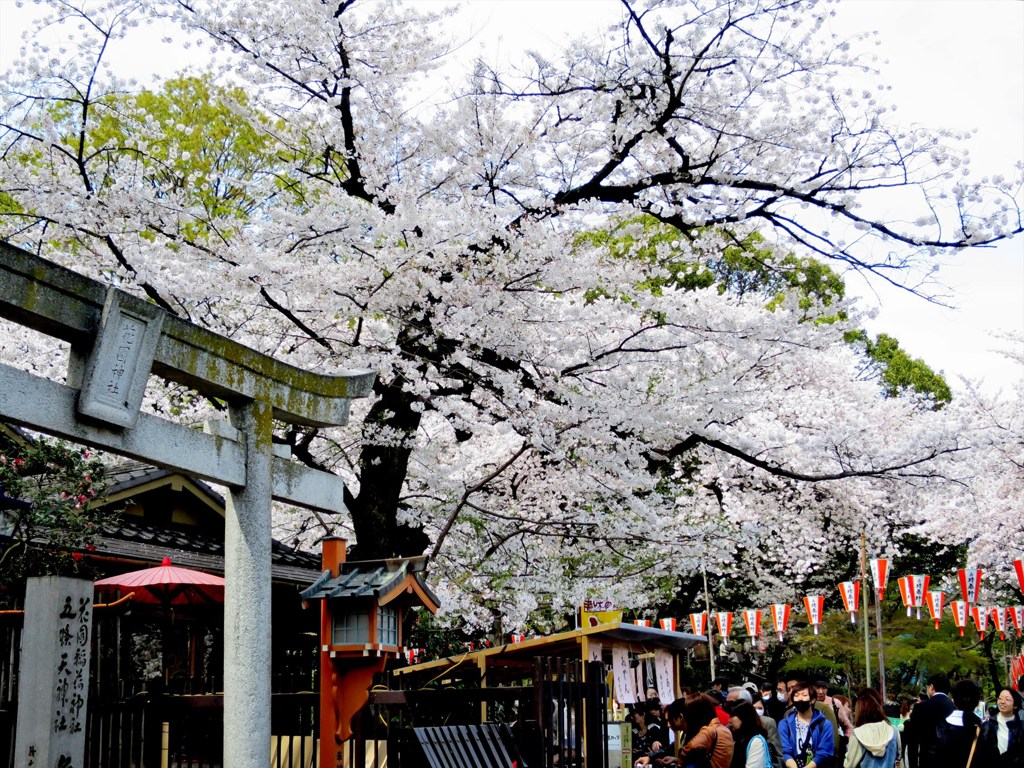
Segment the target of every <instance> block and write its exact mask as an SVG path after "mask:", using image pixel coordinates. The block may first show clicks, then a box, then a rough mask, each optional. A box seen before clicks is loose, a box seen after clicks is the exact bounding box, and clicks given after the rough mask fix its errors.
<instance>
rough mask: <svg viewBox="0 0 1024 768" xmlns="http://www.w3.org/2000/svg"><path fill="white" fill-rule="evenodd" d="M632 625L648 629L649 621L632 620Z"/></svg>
mask: <svg viewBox="0 0 1024 768" xmlns="http://www.w3.org/2000/svg"><path fill="white" fill-rule="evenodd" d="M633 623H634V624H636V625H637V626H638V627H649V626H651V620H650V619H633Z"/></svg>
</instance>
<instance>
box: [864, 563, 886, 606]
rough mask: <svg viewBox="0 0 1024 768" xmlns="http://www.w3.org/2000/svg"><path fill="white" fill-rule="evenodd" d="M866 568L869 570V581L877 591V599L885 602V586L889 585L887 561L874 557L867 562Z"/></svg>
mask: <svg viewBox="0 0 1024 768" xmlns="http://www.w3.org/2000/svg"><path fill="white" fill-rule="evenodd" d="M868 567H870V568H871V579H872V581H874V583H875V589H876V590H878V599H879V600H885V586H886V584H888V583H889V561H888V560H886V559H885V558H881V557H876V558H875V559H873V560H869V561H868Z"/></svg>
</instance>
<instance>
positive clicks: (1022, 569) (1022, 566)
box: [1013, 560, 1024, 592]
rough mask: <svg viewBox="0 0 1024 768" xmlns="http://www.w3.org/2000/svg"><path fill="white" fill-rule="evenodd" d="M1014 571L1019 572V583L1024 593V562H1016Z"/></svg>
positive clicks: (1014, 562)
mask: <svg viewBox="0 0 1024 768" xmlns="http://www.w3.org/2000/svg"><path fill="white" fill-rule="evenodd" d="M1013 570H1015V571H1016V572H1017V581H1019V582H1020V591H1021V592H1024V560H1014V561H1013Z"/></svg>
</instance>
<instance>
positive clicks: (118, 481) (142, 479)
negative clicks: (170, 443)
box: [103, 459, 224, 507]
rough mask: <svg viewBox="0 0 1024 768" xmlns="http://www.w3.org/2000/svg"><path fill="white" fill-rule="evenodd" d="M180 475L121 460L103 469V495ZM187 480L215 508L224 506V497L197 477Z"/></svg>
mask: <svg viewBox="0 0 1024 768" xmlns="http://www.w3.org/2000/svg"><path fill="white" fill-rule="evenodd" d="M176 474H180V473H178V472H172V471H170V470H167V469H160V468H159V467H154V466H153V465H152V464H144V463H143V462H141V461H129V460H126V459H125V460H121V461H118V462H117V463H116V464H108V465H107V466H106V467H105V468H104V475H105V477H104V479H105V481H106V487H105V488H104V489H103V493H104V494H105V495H108V496H113V495H114V494H117V493H120V492H122V491H127V490H130V489H132V488H136V487H138V486H140V485H145V484H146V483H150V482H153V481H154V480H160V479H161V478H164V477H170V476H172V475H176ZM189 480H190V481H191V482H192V483H193V484H194V485H195V486H196V487H197V488H198V489H199V490H201V491H202V492H203V493H205V494H206V495H207V496H209V497H210V500H211V501H213V502H214V503H215V504H216V505H217V506H219V507H223V506H224V497H223V496H221V495H220V494H219V493H217V492H216V491H215V490H213V488H211V487H210V486H209V485H207V484H206V483H204V482H203V481H202V480H200V479H199V478H197V477H189Z"/></svg>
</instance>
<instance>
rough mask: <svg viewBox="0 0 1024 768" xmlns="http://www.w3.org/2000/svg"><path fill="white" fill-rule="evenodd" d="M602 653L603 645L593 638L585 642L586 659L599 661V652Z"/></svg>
mask: <svg viewBox="0 0 1024 768" xmlns="http://www.w3.org/2000/svg"><path fill="white" fill-rule="evenodd" d="M602 653H604V646H603V645H601V644H600V643H595V642H594V641H593V640H591V641H589V642H588V643H587V661H601V654H602Z"/></svg>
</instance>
